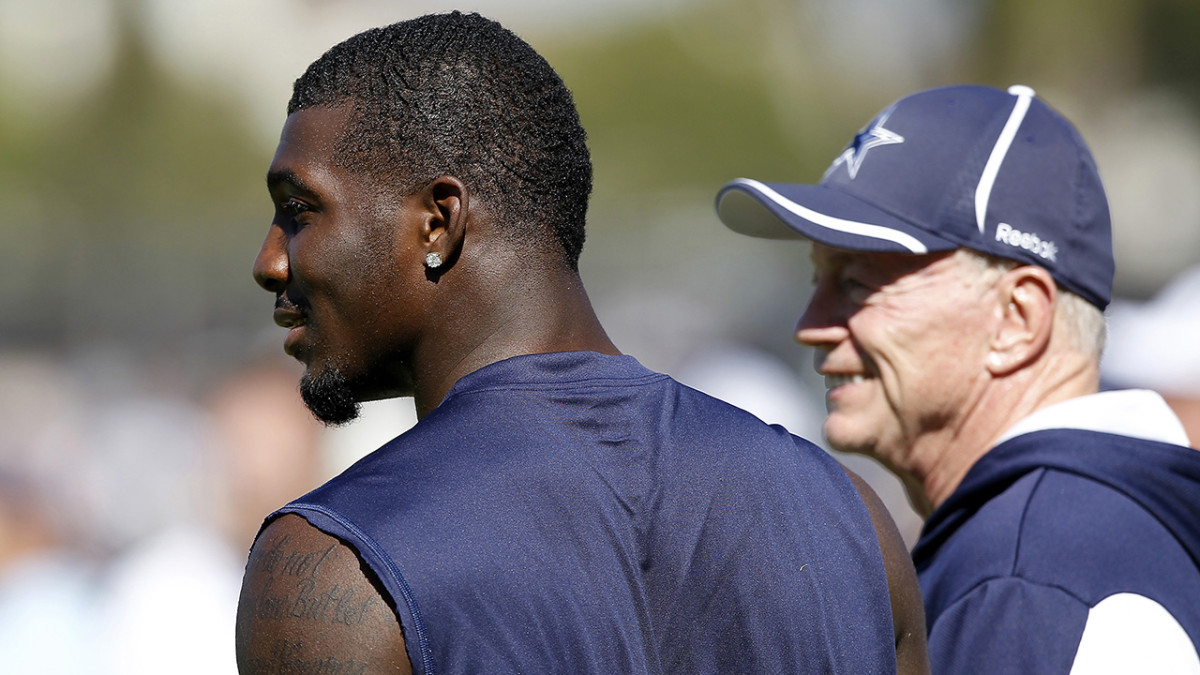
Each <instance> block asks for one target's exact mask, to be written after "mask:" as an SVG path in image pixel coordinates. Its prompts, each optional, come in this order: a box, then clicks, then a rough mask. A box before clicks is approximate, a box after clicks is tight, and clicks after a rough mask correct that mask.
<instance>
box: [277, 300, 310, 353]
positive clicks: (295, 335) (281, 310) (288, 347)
mask: <svg viewBox="0 0 1200 675" xmlns="http://www.w3.org/2000/svg"><path fill="white" fill-rule="evenodd" d="M272 316H273V318H274V319H275V324H276V325H277V326H280V327H282V328H288V329H290V330H289V331H288V334H287V337H286V338H284V340H283V351H284V353H286V354H288V355H289V356H292V357H295V358H297V359H299V358H300V355H299V351H298V350H299V348H300V343H301V337H302V334H303V332H304V327H305V325H307V323H308V316H307V315H306V314H305V313H304V311H303V310H301V309H300V307H298V306H297V305H296V304H294V303H292V302H291V301H289V300H288V299H287V298H285V297H284V296H283V295H282V294H281V295H279V296H278V297H277V298H276V299H275V312H274V314H273V315H272Z"/></svg>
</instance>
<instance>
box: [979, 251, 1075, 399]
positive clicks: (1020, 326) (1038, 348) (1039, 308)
mask: <svg viewBox="0 0 1200 675" xmlns="http://www.w3.org/2000/svg"><path fill="white" fill-rule="evenodd" d="M996 290H997V292H998V293H999V294H1000V297H999V299H998V301H999V302H1000V303H1001V307H1000V322H999V326H998V327H997V329H996V330H995V331H994V332H993V334H992V340H991V344H990V345H989V346H990V352H989V353H988V359H987V367H988V370H989V371H990V372H991V373H992V375H994V376H997V377H1003V376H1005V375H1009V374H1011V373H1013V372H1015V371H1017V370H1020V369H1021V368H1023V367H1025V366H1026V365H1028V364H1029V363H1031V362H1032V361H1034V360H1036V359H1037V358H1038V357H1039V356H1041V354H1042V353H1043V352H1045V351H1046V349H1047V348H1048V347H1049V345H1050V336H1051V335H1052V333H1053V332H1054V308H1055V306H1056V304H1057V302H1058V287H1057V286H1055V284H1054V279H1053V278H1052V277H1051V276H1050V273H1049V272H1047V271H1046V270H1044V269H1042V268H1041V267H1036V266H1034V265H1021V266H1020V267H1015V268H1013V269H1011V270H1009V271H1008V272H1006V273H1005V274H1004V276H1003V277H1001V278H1000V280H999V281H998V282H996Z"/></svg>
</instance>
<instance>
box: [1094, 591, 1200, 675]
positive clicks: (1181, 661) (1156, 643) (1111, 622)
mask: <svg viewBox="0 0 1200 675" xmlns="http://www.w3.org/2000/svg"><path fill="white" fill-rule="evenodd" d="M1117 673H1162V674H1164V675H1175V674H1178V675H1200V655H1197V653H1196V647H1195V645H1193V644H1192V641H1191V639H1190V638H1189V637H1188V635H1187V633H1186V632H1185V631H1184V630H1183V626H1180V625H1179V622H1178V621H1176V620H1175V617H1173V616H1171V613H1170V612H1168V611H1167V610H1166V608H1165V607H1163V606H1162V605H1160V604H1158V603H1157V602H1155V601H1153V600H1151V599H1150V598H1147V597H1145V596H1141V595H1137V594H1135V593H1117V594H1115V595H1110V596H1108V597H1107V598H1105V599H1103V600H1101V601H1100V602H1099V604H1097V605H1096V606H1095V607H1093V608H1092V609H1091V611H1089V612H1088V618H1087V623H1086V624H1085V625H1084V628H1083V637H1082V638H1081V639H1080V641H1079V651H1077V652H1076V653H1075V662H1074V664H1072V666H1071V673H1070V675H1098V674H1103V675H1109V674H1112V675H1116V674H1117Z"/></svg>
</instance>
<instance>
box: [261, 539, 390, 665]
mask: <svg viewBox="0 0 1200 675" xmlns="http://www.w3.org/2000/svg"><path fill="white" fill-rule="evenodd" d="M237 624H238V625H237V647H238V649H237V652H238V667H239V670H240V671H241V672H242V673H243V675H246V674H247V673H263V674H268V673H322V674H324V673H330V674H335V673H336V674H339V675H340V674H343V673H345V674H355V675H366V674H367V673H392V672H399V673H405V672H411V668H410V664H409V663H408V658H407V654H406V653H405V651H404V640H403V635H402V632H401V630H400V624H399V621H398V620H397V618H396V615H395V614H394V613H393V611H392V608H391V607H390V606H389V605H388V603H387V602H386V601H385V600H384V598H383V596H382V594H381V592H380V591H379V589H378V588H377V587H376V586H375V585H374V583H373V581H372V577H371V576H370V575H369V573H368V572H367V571H366V570H365V569H364V568H363V566H362V565H360V562H359V560H358V557H357V555H356V554H355V553H354V551H353V550H352V549H350V548H349V547H348V546H346V545H345V544H344V543H342V542H341V541H339V540H337V539H335V538H333V537H330V536H329V535H326V534H324V533H323V532H320V531H318V530H316V529H315V528H313V527H312V526H311V525H309V524H308V523H307V522H306V521H303V520H302V519H301V518H299V517H298V516H285V517H283V518H280V519H278V520H276V521H274V522H273V523H271V525H269V526H268V528H267V530H265V531H264V532H263V534H262V535H261V536H260V537H259V539H258V541H257V542H256V543H255V544H254V547H253V548H252V549H251V552H250V559H249V562H248V563H247V565H246V577H245V580H244V582H243V586H242V593H241V598H240V601H239V604H238V621H237Z"/></svg>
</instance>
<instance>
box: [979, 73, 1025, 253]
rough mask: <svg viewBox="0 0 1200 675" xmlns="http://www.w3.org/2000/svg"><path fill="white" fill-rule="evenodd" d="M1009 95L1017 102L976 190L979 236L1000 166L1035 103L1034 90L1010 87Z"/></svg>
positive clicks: (1018, 85)
mask: <svg viewBox="0 0 1200 675" xmlns="http://www.w3.org/2000/svg"><path fill="white" fill-rule="evenodd" d="M1008 93H1010V94H1012V95H1013V96H1016V97H1017V102H1016V104H1015V105H1013V109H1012V112H1011V113H1009V115H1008V122H1006V123H1005V124H1004V130H1003V131H1001V132H1000V137H999V138H997V139H996V145H995V146H993V147H992V156H991V157H988V161H987V164H986V165H985V166H984V167H983V175H982V176H980V177H979V186H978V187H976V188H975V222H976V224H978V225H979V234H983V222H984V218H985V217H986V216H987V207H988V199H990V198H991V196H992V187H993V186H994V185H995V184H996V174H998V173H1000V165H1001V164H1002V163H1003V162H1004V157H1005V156H1006V155H1007V154H1008V149H1009V147H1011V146H1012V142H1013V139H1014V138H1016V137H1017V129H1020V128H1021V122H1023V121H1025V113H1026V112H1028V111H1029V104H1030V103H1032V102H1033V97H1034V92H1033V90H1032V89H1030V88H1029V87H1026V86H1024V85H1020V84H1014V85H1013V86H1011V87H1009V88H1008Z"/></svg>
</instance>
